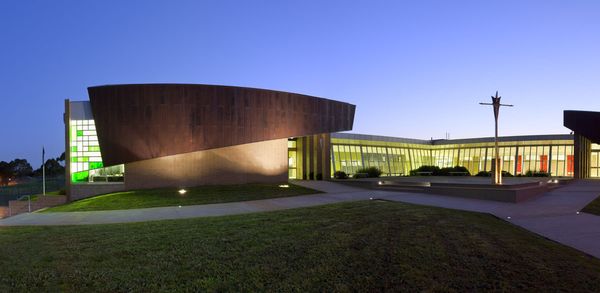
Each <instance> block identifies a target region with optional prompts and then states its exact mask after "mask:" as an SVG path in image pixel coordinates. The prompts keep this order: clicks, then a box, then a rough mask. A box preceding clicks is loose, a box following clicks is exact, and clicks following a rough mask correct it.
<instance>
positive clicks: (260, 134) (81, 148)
mask: <svg viewBox="0 0 600 293" xmlns="http://www.w3.org/2000/svg"><path fill="white" fill-rule="evenodd" d="M88 94H89V102H88V101H84V102H71V101H69V100H66V101H65V138H66V140H65V144H66V149H67V152H66V163H67V164H66V169H67V170H66V172H67V174H68V175H69V176H68V178H69V180H67V181H68V182H67V194H68V196H69V198H70V199H71V200H73V199H78V198H82V197H86V196H89V195H94V194H101V193H106V192H115V191H120V190H131V189H145V188H160V187H171V186H178V187H186V186H196V185H202V184H241V183H249V182H282V181H286V180H287V178H288V173H289V171H288V157H287V155H288V138H290V137H294V138H296V141H295V142H294V143H296V145H297V146H298V147H300V148H301V149H302V150H303V151H304V152H303V153H302V158H303V160H302V162H303V168H302V169H301V170H302V172H304V174H302V177H307V178H310V177H312V178H320V177H323V176H328V174H330V173H331V172H330V170H329V167H330V163H329V155H328V154H329V148H330V146H329V141H330V139H329V133H333V132H338V131H345V130H351V129H352V125H353V122H354V110H355V106H354V105H351V104H348V103H343V102H338V101H333V100H328V99H323V98H318V97H312V96H307V95H300V94H293V93H286V92H280V91H271V90H263V89H253V88H242V87H230V86H213V85H190V84H132V85H110V86H97V87H90V88H88ZM298 175H300V173H298Z"/></svg>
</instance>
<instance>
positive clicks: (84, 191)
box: [68, 182, 125, 201]
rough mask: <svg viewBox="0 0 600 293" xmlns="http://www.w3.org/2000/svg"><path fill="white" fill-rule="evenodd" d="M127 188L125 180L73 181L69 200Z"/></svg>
mask: <svg viewBox="0 0 600 293" xmlns="http://www.w3.org/2000/svg"><path fill="white" fill-rule="evenodd" d="M123 190H125V184H123V182H93V183H92V182H90V183H71V190H70V191H69V194H68V196H69V201H74V200H78V199H82V198H87V197H91V196H95V195H100V194H105V193H111V192H119V191H123Z"/></svg>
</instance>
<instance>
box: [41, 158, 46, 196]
mask: <svg viewBox="0 0 600 293" xmlns="http://www.w3.org/2000/svg"><path fill="white" fill-rule="evenodd" d="M45 154H46V151H45V150H44V147H42V194H43V195H46V163H45V162H44V155H45Z"/></svg>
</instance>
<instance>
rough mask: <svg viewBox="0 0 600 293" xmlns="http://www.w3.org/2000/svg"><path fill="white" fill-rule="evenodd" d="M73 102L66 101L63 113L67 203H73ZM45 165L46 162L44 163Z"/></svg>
mask: <svg viewBox="0 0 600 293" xmlns="http://www.w3.org/2000/svg"><path fill="white" fill-rule="evenodd" d="M70 121H71V101H69V99H65V113H63V122H64V123H65V192H66V195H67V201H71V146H70V143H71V138H70V136H69V133H70V131H71V125H70ZM42 164H44V162H42Z"/></svg>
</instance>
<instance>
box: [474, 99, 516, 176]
mask: <svg viewBox="0 0 600 293" xmlns="http://www.w3.org/2000/svg"><path fill="white" fill-rule="evenodd" d="M500 98H501V97H500V96H498V91H496V96H495V97H494V96H492V102H491V103H479V104H480V105H486V106H492V107H493V108H494V121H495V126H496V135H495V136H494V153H495V155H494V176H492V184H496V185H500V184H502V166H501V165H500V152H499V151H498V114H499V112H500V106H505V107H512V106H513V105H507V104H500Z"/></svg>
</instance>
